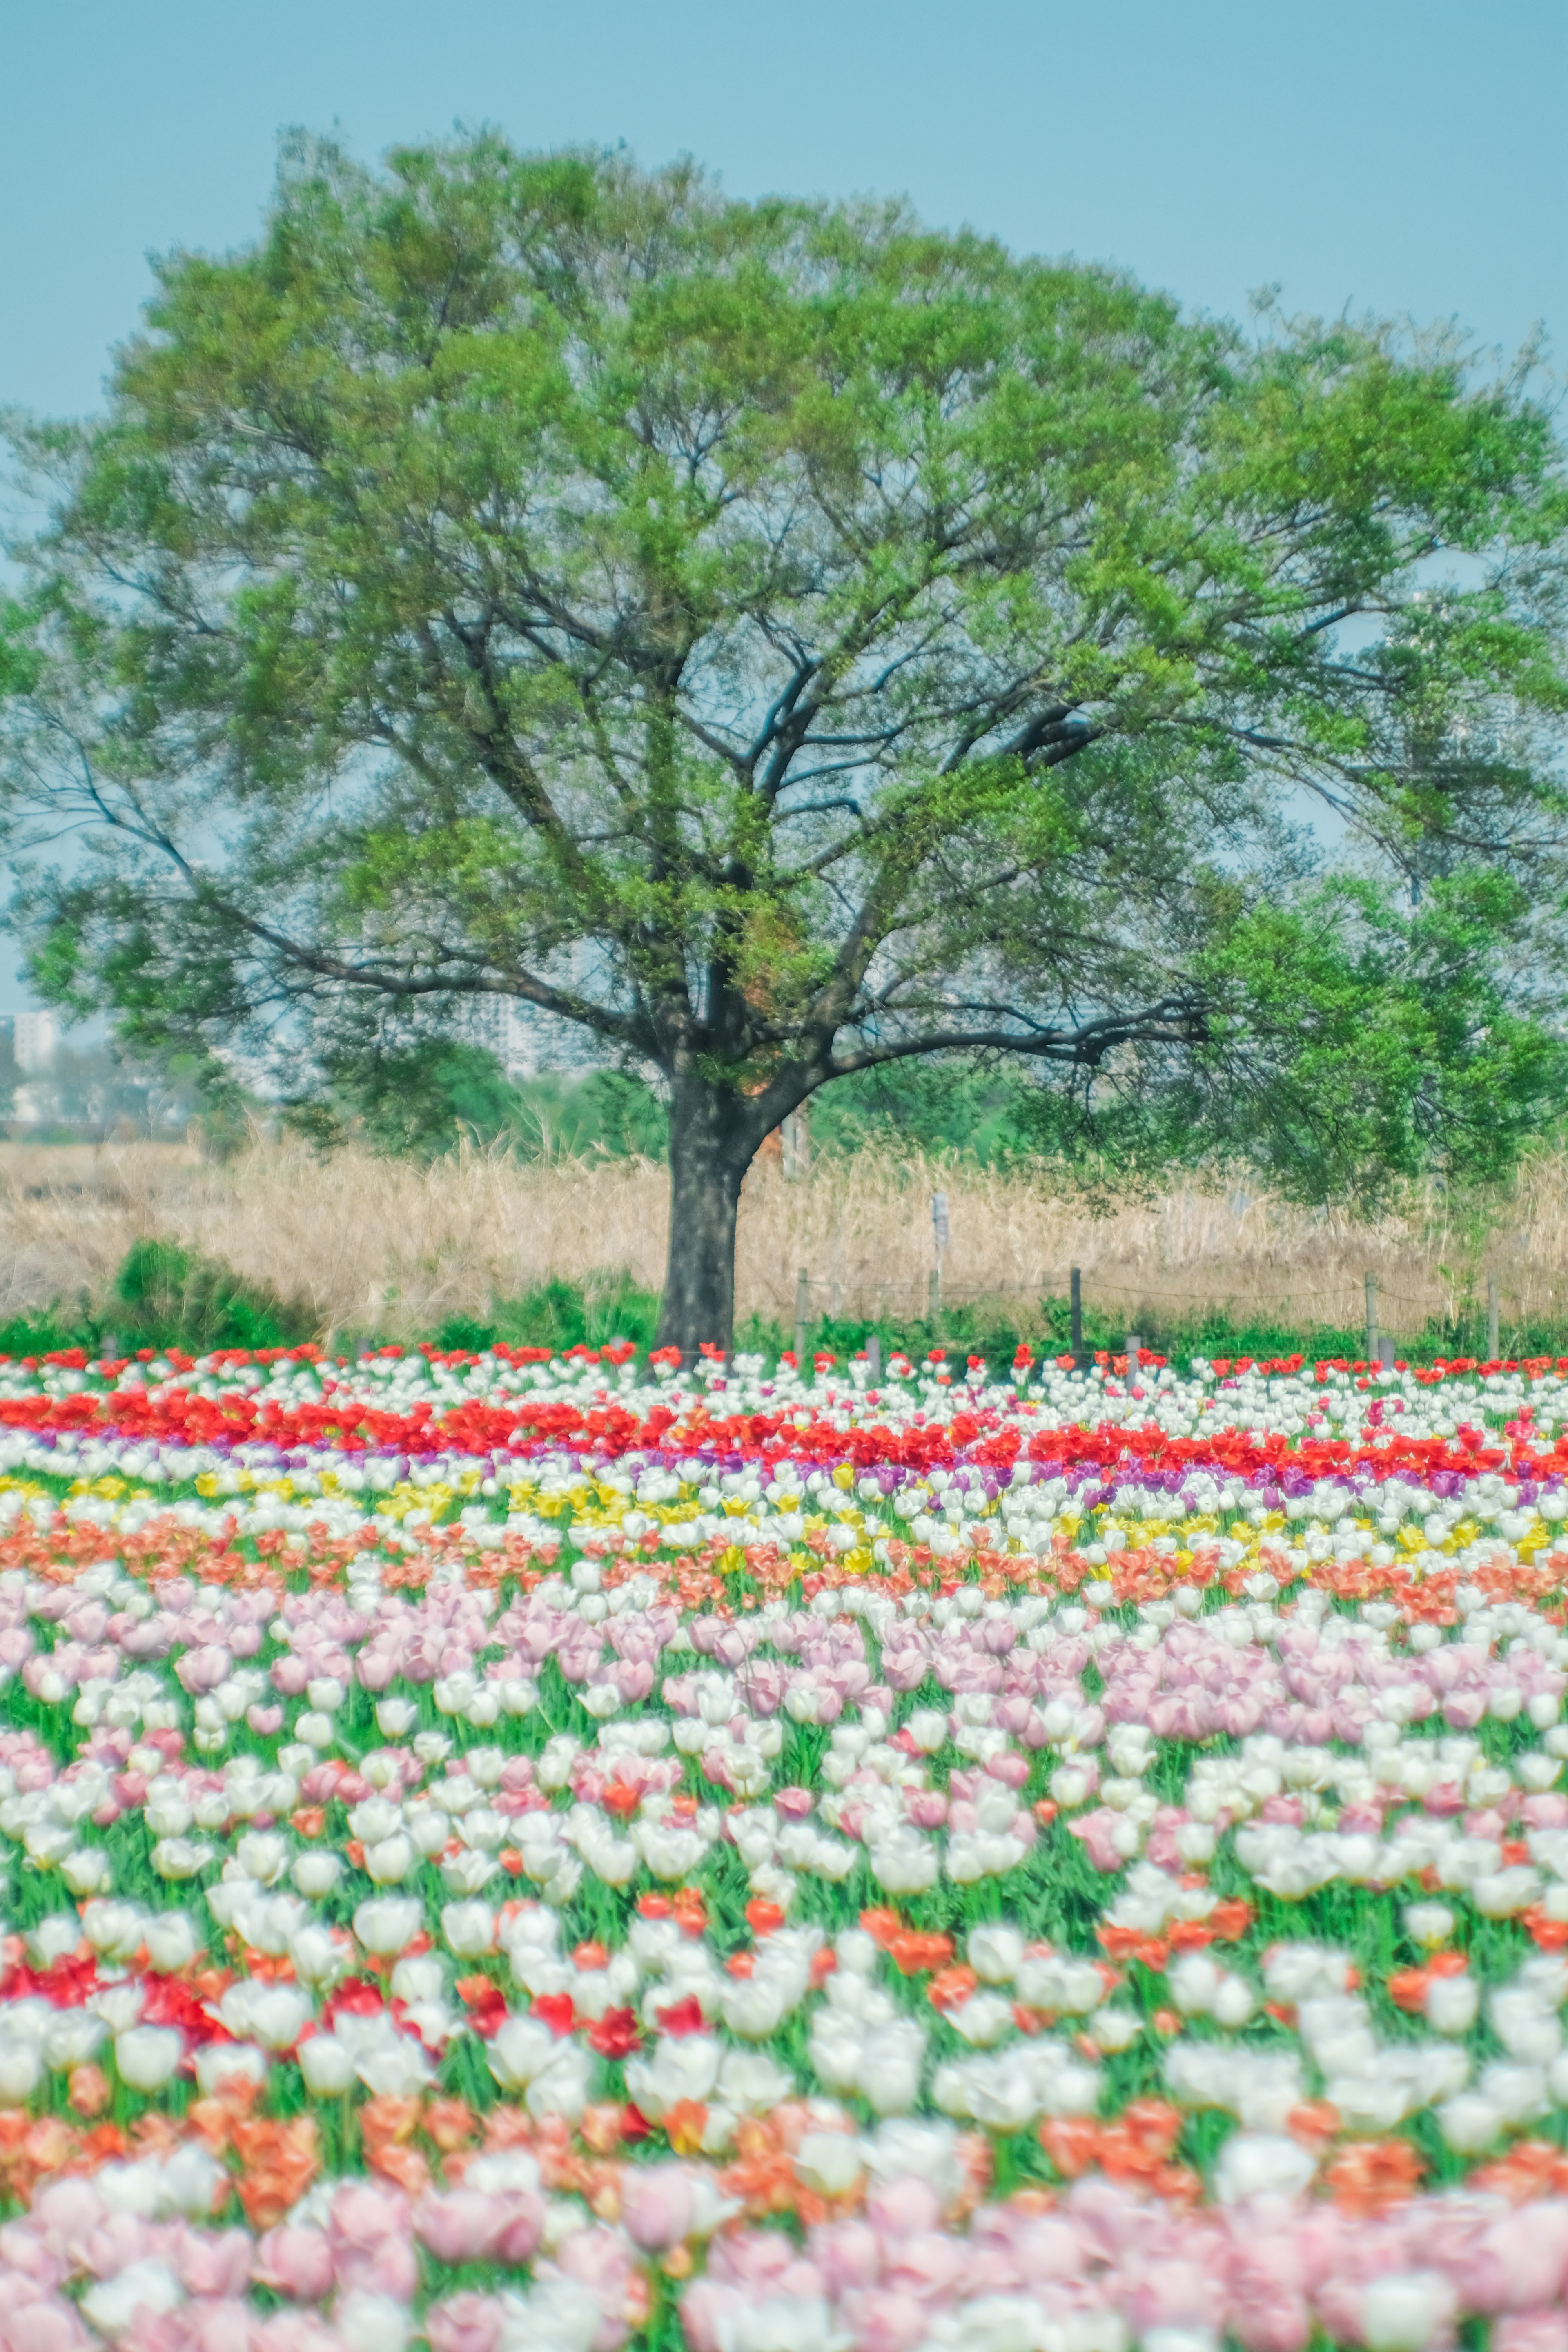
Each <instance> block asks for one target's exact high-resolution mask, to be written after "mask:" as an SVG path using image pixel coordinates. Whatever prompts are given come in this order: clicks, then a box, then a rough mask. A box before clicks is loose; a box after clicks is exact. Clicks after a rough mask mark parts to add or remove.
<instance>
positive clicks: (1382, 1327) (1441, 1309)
mask: <svg viewBox="0 0 1568 2352" xmlns="http://www.w3.org/2000/svg"><path fill="white" fill-rule="evenodd" d="M1077 1271H1078V1270H1077V1269H1075V1268H1073V1267H1071V1266H1066V1265H1061V1266H1055V1265H1053V1266H1042V1267H1041V1268H1040V1269H1039V1271H1038V1272H1037V1274H1035V1275H1033V1276H1028V1277H1025V1278H1020V1279H1017V1280H1012V1281H1009V1280H996V1279H991V1280H987V1281H984V1282H981V1283H976V1284H966V1283H964V1282H963V1280H962V1279H959V1280H956V1281H955V1280H953V1279H952V1278H951V1277H950V1276H949V1275H948V1274H947V1271H946V1269H945V1267H944V1266H943V1265H942V1264H941V1262H940V1261H939V1260H936V1259H933V1261H932V1263H931V1266H930V1267H929V1269H928V1270H927V1272H926V1274H925V1275H924V1276H918V1277H912V1278H911V1277H910V1276H902V1275H894V1274H890V1273H886V1272H882V1271H879V1270H877V1269H875V1268H865V1267H860V1266H839V1267H829V1268H828V1269H827V1270H826V1271H823V1270H820V1269H813V1268H811V1267H808V1266H803V1267H799V1268H797V1269H796V1270H795V1273H794V1275H793V1276H786V1277H785V1278H784V1279H782V1280H781V1281H780V1282H779V1285H778V1298H777V1311H779V1312H780V1313H781V1319H782V1318H783V1317H784V1315H787V1314H789V1313H791V1312H793V1318H794V1321H795V1327H796V1329H797V1331H800V1330H803V1329H805V1328H807V1327H811V1326H815V1325H816V1324H819V1323H822V1322H830V1323H838V1322H870V1323H880V1322H897V1321H908V1322H925V1323H931V1324H934V1323H935V1322H936V1321H938V1320H939V1319H940V1318H942V1317H944V1316H947V1315H963V1314H970V1315H973V1314H975V1313H982V1314H983V1313H984V1312H985V1311H986V1310H991V1311H993V1312H994V1313H995V1314H996V1315H997V1316H998V1317H999V1318H1000V1317H1001V1316H1002V1315H1004V1314H1005V1313H1006V1312H1008V1311H1009V1310H1011V1311H1012V1312H1013V1313H1014V1314H1015V1315H1020V1314H1021V1319H1024V1320H1040V1321H1045V1320H1052V1319H1056V1318H1052V1317H1051V1316H1050V1314H1049V1311H1048V1310H1049V1309H1050V1308H1051V1307H1053V1306H1054V1307H1056V1309H1057V1317H1058V1318H1059V1313H1060V1307H1061V1304H1062V1302H1064V1301H1065V1300H1066V1299H1067V1298H1068V1296H1069V1294H1070V1291H1071V1287H1072V1283H1073V1276H1074V1274H1075V1272H1077ZM1081 1287H1082V1297H1083V1301H1084V1307H1085V1311H1086V1314H1087V1315H1089V1317H1090V1318H1092V1319H1093V1320H1095V1321H1097V1322H1100V1323H1103V1322H1104V1320H1105V1319H1106V1317H1105V1313H1104V1310H1105V1309H1107V1308H1109V1307H1115V1309H1116V1310H1117V1312H1118V1314H1119V1315H1120V1317H1121V1319H1122V1320H1124V1321H1125V1322H1126V1323H1127V1325H1128V1327H1129V1328H1135V1327H1136V1325H1137V1324H1138V1323H1139V1322H1140V1321H1141V1320H1142V1322H1144V1323H1153V1324H1155V1325H1156V1326H1158V1325H1162V1324H1164V1325H1172V1324H1175V1325H1191V1324H1196V1323H1199V1322H1201V1321H1202V1320H1203V1319H1204V1318H1220V1319H1224V1320H1226V1321H1230V1322H1233V1323H1241V1322H1248V1323H1256V1322H1260V1321H1274V1322H1276V1323H1279V1324H1280V1325H1284V1326H1288V1327H1291V1328H1296V1329H1298V1330H1300V1332H1302V1333H1303V1335H1305V1334H1307V1333H1310V1331H1313V1330H1339V1331H1352V1330H1354V1331H1363V1330H1364V1332H1365V1333H1366V1337H1367V1349H1368V1353H1369V1354H1375V1352H1376V1344H1377V1340H1378V1339H1380V1338H1390V1339H1401V1338H1403V1339H1409V1340H1412V1341H1414V1340H1415V1339H1417V1338H1423V1339H1425V1338H1427V1337H1429V1336H1430V1335H1432V1334H1433V1333H1434V1332H1442V1331H1447V1333H1449V1334H1452V1335H1455V1336H1456V1337H1458V1336H1459V1335H1463V1334H1466V1333H1468V1334H1469V1335H1470V1336H1471V1337H1472V1338H1473V1340H1474V1343H1475V1346H1476V1347H1477V1348H1479V1347H1481V1346H1483V1345H1484V1346H1485V1347H1486V1350H1487V1352H1488V1353H1489V1354H1490V1355H1496V1354H1497V1353H1498V1351H1499V1348H1500V1344H1501V1341H1502V1339H1503V1338H1504V1337H1505V1336H1506V1334H1507V1333H1509V1332H1510V1330H1511V1331H1514V1332H1519V1331H1521V1330H1523V1329H1525V1328H1531V1327H1540V1326H1548V1327H1550V1326H1552V1325H1559V1326H1562V1327H1563V1328H1564V1329H1565V1330H1568V1278H1563V1277H1560V1278H1556V1279H1553V1278H1552V1276H1550V1275H1543V1273H1542V1272H1541V1271H1539V1270H1537V1269H1531V1278H1529V1279H1527V1280H1525V1281H1515V1282H1512V1283H1509V1282H1506V1281H1500V1280H1499V1279H1498V1277H1496V1276H1485V1275H1480V1276H1476V1277H1474V1278H1472V1279H1468V1280H1456V1281H1450V1282H1433V1283H1430V1284H1426V1285H1424V1286H1422V1287H1421V1288H1420V1289H1419V1290H1415V1289H1407V1288H1405V1287H1403V1286H1398V1285H1396V1284H1392V1283H1390V1282H1388V1281H1387V1280H1386V1278H1385V1277H1384V1276H1381V1275H1371V1274H1368V1275H1365V1276H1362V1277H1360V1278H1359V1279H1357V1278H1353V1277H1352V1278H1346V1277H1345V1276H1343V1275H1341V1274H1338V1273H1337V1272H1336V1273H1335V1274H1328V1273H1326V1272H1325V1273H1318V1272H1314V1271H1313V1270H1312V1269H1310V1268H1306V1269H1299V1268H1292V1269H1291V1270H1290V1271H1289V1273H1288V1274H1282V1275H1280V1276H1270V1275H1269V1274H1268V1272H1267V1271H1266V1270H1265V1269H1262V1268H1259V1267H1256V1266H1249V1267H1247V1268H1245V1269H1243V1270H1238V1273H1237V1280H1236V1282H1235V1284H1234V1286H1227V1285H1226V1284H1224V1283H1223V1282H1216V1281H1215V1278H1214V1274H1213V1271H1212V1270H1211V1269H1205V1268H1198V1267H1194V1268H1193V1269H1192V1270H1191V1271H1190V1272H1189V1271H1188V1270H1187V1269H1184V1268H1177V1267H1172V1268H1169V1269H1161V1270H1160V1271H1158V1272H1156V1273H1155V1274H1153V1275H1152V1276H1150V1277H1148V1278H1146V1279H1144V1280H1143V1281H1141V1282H1128V1281H1118V1280H1116V1279H1114V1278H1112V1277H1110V1276H1105V1277H1102V1276H1100V1275H1099V1274H1097V1273H1096V1272H1094V1270H1093V1269H1086V1270H1084V1271H1083V1273H1082V1275H1081Z"/></svg>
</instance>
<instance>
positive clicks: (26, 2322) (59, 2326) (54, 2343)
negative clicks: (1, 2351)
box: [5, 2294, 90, 2352]
mask: <svg viewBox="0 0 1568 2352" xmlns="http://www.w3.org/2000/svg"><path fill="white" fill-rule="evenodd" d="M89 2340H90V2339H89V2336H88V2332H87V2330H86V2328H85V2327H84V2326H82V2324H81V2321H80V2320H79V2318H78V2317H77V2314H76V2309H75V2306H74V2305H71V2304H68V2303H66V2302H64V2301H63V2300H61V2299H60V2298H58V2296H55V2295H52V2294H51V2295H47V2296H39V2297H38V2298H37V2300H36V2301H30V2302H26V2303H21V2302H13V2301H10V2300H9V2299H8V2301H7V2308H6V2311H5V2345H6V2352H79V2347H81V2346H83V2345H86V2344H87V2343H88V2342H89Z"/></svg>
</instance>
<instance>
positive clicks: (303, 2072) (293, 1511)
mask: <svg viewBox="0 0 1568 2352" xmlns="http://www.w3.org/2000/svg"><path fill="white" fill-rule="evenodd" d="M1565 1515H1568V1360H1563V1362H1561V1363H1558V1362H1555V1361H1552V1360H1535V1361H1531V1362H1529V1363H1521V1364H1507V1365H1504V1364H1487V1365H1479V1364H1475V1363H1448V1364H1439V1365H1437V1366H1435V1367H1432V1368H1430V1369H1423V1370H1407V1369H1405V1368H1404V1367H1394V1368H1391V1369H1383V1368H1378V1367H1370V1366H1367V1365H1361V1364H1352V1363H1345V1362H1336V1363H1321V1364H1314V1363H1312V1362H1310V1361H1306V1362H1303V1361H1301V1360H1299V1359H1296V1358H1289V1359H1285V1360H1279V1361H1277V1362H1272V1363H1266V1364H1252V1363H1247V1362H1245V1361H1238V1362H1224V1361H1219V1362H1215V1363H1212V1364H1204V1363H1201V1362H1200V1363H1196V1364H1194V1366H1193V1368H1192V1370H1191V1371H1190V1372H1189V1373H1187V1374H1184V1375H1178V1374H1177V1373H1176V1372H1175V1371H1174V1370H1172V1369H1171V1368H1169V1367H1165V1366H1162V1365H1161V1364H1160V1363H1159V1362H1158V1361H1157V1360H1151V1359H1147V1358H1145V1359H1142V1360H1137V1361H1135V1362H1134V1364H1133V1365H1132V1366H1131V1367H1129V1365H1128V1364H1127V1362H1126V1361H1125V1360H1121V1359H1116V1358H1104V1359H1101V1360H1100V1361H1098V1362H1097V1363H1096V1364H1095V1365H1094V1366H1093V1367H1092V1368H1089V1369H1085V1370H1075V1369H1073V1366H1072V1361H1071V1360H1070V1359H1066V1360H1060V1361H1058V1360H1047V1361H1045V1362H1043V1363H1042V1362H1034V1361H1031V1360H1030V1359H1029V1357H1028V1355H1027V1353H1026V1351H1024V1350H1020V1353H1019V1356H1018V1358H1017V1359H1016V1360H1015V1361H1014V1362H1013V1363H1011V1364H1005V1365H997V1364H991V1365H987V1364H985V1363H984V1362H982V1361H979V1360H970V1361H969V1362H968V1363H965V1361H964V1360H963V1357H962V1356H961V1355H958V1354H952V1355H949V1356H946V1357H944V1356H942V1354H941V1353H940V1352H939V1353H937V1354H935V1355H933V1356H932V1357H931V1359H930V1360H926V1361H924V1362H921V1363H918V1364H917V1363H913V1362H910V1361H909V1360H906V1359H904V1358H901V1357H894V1358H893V1359H892V1360H891V1362H890V1363H889V1365H888V1366H887V1367H886V1368H883V1369H879V1370H874V1369H873V1367H872V1365H871V1364H870V1363H868V1361H867V1360H865V1359H859V1360H856V1361H855V1362H853V1363H848V1364H843V1363H840V1364H835V1363H834V1362H833V1361H832V1360H830V1359H827V1358H819V1359H817V1360H816V1362H815V1364H812V1365H805V1366H797V1365H796V1364H795V1362H794V1360H793V1359H791V1358H788V1357H785V1358H784V1359H783V1360H781V1361H780V1362H779V1363H778V1364H776V1365H770V1364H767V1363H764V1362H763V1360H761V1359H755V1358H748V1357H745V1356H741V1357H737V1358H734V1359H732V1360H730V1361H729V1362H728V1363H726V1362H724V1361H722V1360H720V1359H718V1358H717V1357H712V1358H710V1359H709V1360H707V1361H705V1362H704V1363H703V1364H702V1365H701V1366H700V1367H699V1368H698V1370H695V1371H683V1370H681V1368H680V1366H679V1361H678V1360H672V1359H671V1358H669V1357H668V1356H664V1357H661V1356H659V1355H658V1354H656V1355H655V1356H654V1357H653V1358H652V1359H651V1360H642V1359H639V1358H638V1357H637V1356H636V1355H634V1352H633V1350H632V1349H630V1348H629V1347H627V1346H622V1345H619V1344H617V1345H614V1346H611V1347H608V1348H605V1349H600V1350H598V1351H597V1352H596V1353H595V1352H594V1351H590V1350H586V1349H577V1350H574V1352H573V1353H572V1354H571V1355H570V1356H569V1357H566V1358H564V1359H562V1358H554V1359H552V1358H551V1357H550V1356H549V1355H548V1353H547V1351H544V1350H542V1349H523V1348H517V1349H507V1348H503V1347H499V1346H498V1347H497V1348H495V1349H493V1350H491V1351H489V1352H487V1353H485V1354H483V1355H479V1356H473V1355H465V1354H443V1353H442V1352H440V1351H438V1350H436V1349H429V1348H426V1349H406V1350H405V1349H395V1348H388V1349H382V1350H381V1351H380V1352H378V1353H375V1354H372V1355H367V1356H365V1357H363V1358H361V1359H360V1360H357V1361H354V1362H336V1363H333V1362H330V1361H327V1360H323V1359H322V1358H321V1353H320V1351H319V1350H317V1349H299V1350H295V1351H289V1352H285V1353H269V1352H263V1353H261V1354H259V1355H257V1356H251V1355H248V1354H246V1353H242V1352H229V1353H225V1354H221V1355H215V1356H212V1357H208V1358H204V1359H201V1360H191V1359H189V1358H187V1357H184V1356H181V1355H177V1354H175V1353H173V1352H170V1353H168V1354H165V1355H161V1356H154V1355H144V1356H143V1357H142V1358H140V1359H137V1360H129V1361H112V1362H110V1361H92V1360H88V1359H86V1358H85V1357H84V1355H83V1354H82V1353H81V1352H80V1351H76V1352H73V1353H70V1354H66V1355H59V1356H54V1357H47V1358H43V1359H31V1358H29V1359H27V1360H23V1361H16V1360H0V1841H3V1842H0V1937H3V1938H4V1941H3V1943H0V1970H3V1975H0V2200H4V2201H3V2204H0V2215H3V2219H0V2273H3V2276H0V2352H92V2347H98V2346H100V2345H102V2344H111V2345H122V2346H125V2347H128V2352H340V2347H346V2352H402V2347H405V2346H412V2345H416V2344H425V2345H428V2346H429V2347H430V2352H619V2347H623V2346H625V2347H632V2352H643V2347H647V2352H655V2347H657V2348H658V2352H683V2347H689V2352H1131V2347H1135V2346H1138V2347H1147V2352H1219V2347H1221V2346H1222V2345H1224V2344H1226V2343H1235V2344H1239V2345H1240V2346H1241V2347H1245V2352H1306V2347H1309V2346H1318V2347H1322V2346H1327V2345H1345V2346H1357V2347H1367V2352H1424V2347H1428V2346H1431V2347H1445V2346H1447V2345H1449V2344H1451V2343H1457V2342H1458V2341H1460V2340H1461V2338H1462V2340H1463V2342H1464V2343H1465V2344H1466V2345H1467V2346H1469V2347H1479V2346H1480V2345H1481V2344H1483V2343H1485V2342H1486V2341H1488V2340H1489V2341H1490V2342H1491V2343H1492V2344H1493V2345H1494V2346H1495V2347H1497V2352H1568V2301H1565V2278H1568V2047H1565V2045H1564V2040H1563V2007H1564V2004H1565V2002H1568V1789H1565V1788H1564V1787H1563V1786H1562V1785H1560V1784H1561V1782H1562V1776H1563V1768H1564V1762H1565V1760H1568V1711H1565V1709H1564V1706H1563V1696H1564V1692H1565V1691H1568V1613H1565V1597H1568V1524H1565Z"/></svg>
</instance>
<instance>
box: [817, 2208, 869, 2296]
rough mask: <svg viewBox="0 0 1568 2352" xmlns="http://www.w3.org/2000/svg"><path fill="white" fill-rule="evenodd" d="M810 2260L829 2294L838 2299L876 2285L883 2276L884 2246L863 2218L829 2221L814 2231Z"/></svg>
mask: <svg viewBox="0 0 1568 2352" xmlns="http://www.w3.org/2000/svg"><path fill="white" fill-rule="evenodd" d="M808 2242H809V2244H810V2248H811V2259H812V2261H813V2262H814V2263H816V2267H817V2269H818V2270H819V2271H820V2272H821V2273H822V2277H823V2284H824V2285H825V2287H826V2292H827V2294H829V2295H830V2296H832V2297H834V2298H835V2299H837V2297H838V2296H839V2295H841V2294H847V2293H848V2291H849V2290H850V2289H851V2288H855V2287H868V2286H875V2284H877V2281H878V2279H879V2277H880V2275H881V2269H882V2246H881V2241H880V2239H879V2237H878V2235H877V2232H876V2231H875V2230H873V2229H870V2228H868V2226H867V2224H866V2223H865V2222H864V2221H827V2222H824V2223H822V2224H821V2225H820V2226H819V2227H818V2228H816V2229H815V2230H813V2231H812V2232H811V2235H810V2239H809V2241H808Z"/></svg>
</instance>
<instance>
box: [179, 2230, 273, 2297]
mask: <svg viewBox="0 0 1568 2352" xmlns="http://www.w3.org/2000/svg"><path fill="white" fill-rule="evenodd" d="M254 2251H255V2250H254V2248H253V2246H252V2244H251V2240H250V2233H249V2231H247V2230H225V2231H221V2232H220V2231H212V2230H187V2231H185V2235H184V2243H183V2245H182V2246H181V2248H180V2263H179V2269H180V2284H181V2285H182V2286H183V2287H184V2290H185V2293H186V2294H208V2295H229V2296H232V2295H240V2294H244V2293H245V2286H246V2281H247V2278H248V2277H249V2275H250V2264H251V2260H252V2256H253V2253H254Z"/></svg>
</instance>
